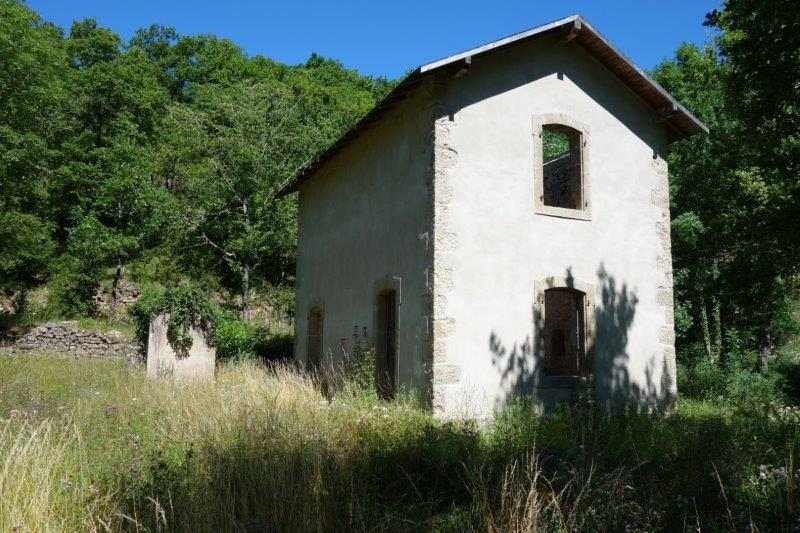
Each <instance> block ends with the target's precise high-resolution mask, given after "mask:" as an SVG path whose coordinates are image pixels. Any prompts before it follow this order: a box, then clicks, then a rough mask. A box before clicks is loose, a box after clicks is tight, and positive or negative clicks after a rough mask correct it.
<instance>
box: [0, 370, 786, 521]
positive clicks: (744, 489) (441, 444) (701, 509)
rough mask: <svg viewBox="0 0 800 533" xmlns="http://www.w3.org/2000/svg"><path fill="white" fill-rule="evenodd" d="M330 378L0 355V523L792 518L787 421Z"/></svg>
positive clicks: (702, 409)
mask: <svg viewBox="0 0 800 533" xmlns="http://www.w3.org/2000/svg"><path fill="white" fill-rule="evenodd" d="M345 385H346V386H343V387H340V392H339V394H337V396H336V397H335V399H334V400H333V401H332V402H328V401H326V400H325V399H324V398H323V395H322V394H321V393H320V392H319V388H318V386H317V384H316V383H315V382H314V380H312V379H310V378H308V377H307V376H304V375H302V374H300V373H298V372H296V371H295V370H292V369H290V368H286V367H278V368H266V367H264V366H262V365H259V364H256V363H253V362H248V361H240V362H236V363H233V364H227V365H225V366H223V367H221V368H220V369H219V371H218V373H217V376H216V380H215V381H214V382H212V383H185V384H182V385H174V384H172V383H170V382H166V381H150V380H147V379H146V378H145V376H144V375H143V372H141V371H140V370H136V369H126V368H124V367H123V366H122V365H121V364H117V363H114V362H110V361H86V360H83V361H81V360H73V359H65V358H59V357H41V358H10V357H2V356H0V494H2V498H0V531H15V528H16V531H20V532H21V531H386V530H390V531H420V530H424V531H492V532H501V531H503V532H505V531H511V532H523V531H584V530H606V531H617V530H627V531H656V530H676V529H678V530H680V529H682V528H683V527H684V525H685V524H692V525H693V527H694V526H697V525H699V526H701V528H708V529H710V530H715V528H716V530H725V529H731V528H732V527H734V526H735V527H736V528H738V529H740V530H741V529H742V528H746V527H751V526H753V527H757V528H759V530H787V531H788V530H791V528H792V527H795V526H796V522H793V521H794V520H797V518H798V517H797V512H796V507H797V506H796V505H795V503H794V499H795V496H794V494H795V490H794V488H793V487H794V484H793V483H791V482H790V481H791V480H790V479H789V478H788V477H787V476H788V475H789V473H790V472H792V471H793V470H794V469H795V468H796V467H794V466H793V465H795V461H794V459H793V458H794V457H796V456H797V453H798V449H799V448H800V425H798V424H797V423H796V421H794V422H793V420H794V419H791V418H790V417H789V418H787V417H784V416H783V415H781V417H783V418H781V417H777V418H776V417H773V416H770V417H768V418H764V417H761V416H758V417H753V416H750V415H747V414H737V413H736V412H734V411H732V410H731V409H728V408H720V407H717V406H714V405H712V404H709V403H692V402H683V403H682V404H680V405H679V407H678V409H677V410H676V412H675V413H674V414H673V415H672V416H670V417H668V418H666V419H662V418H655V417H649V416H644V415H630V416H626V417H621V418H615V417H608V416H606V415H603V414H601V413H593V412H591V411H588V410H586V409H573V410H563V411H560V412H558V413H556V415H555V416H553V417H550V418H547V419H540V418H537V417H535V416H533V415H532V414H531V410H530V408H529V406H526V405H524V403H520V404H518V405H514V406H511V407H510V408H509V409H507V410H506V411H505V412H504V413H503V414H502V415H501V416H499V417H498V419H497V420H496V421H495V423H494V425H493V426H491V427H487V428H484V429H482V430H480V431H479V430H478V429H476V427H475V426H474V425H472V424H470V423H468V422H443V421H437V420H434V419H433V418H432V417H431V416H430V415H429V414H428V413H427V412H426V410H425V409H423V408H421V407H420V406H419V405H418V404H417V403H416V402H415V401H414V400H413V399H412V398H406V397H402V398H400V399H399V400H398V401H395V402H392V403H388V404H387V403H383V402H380V401H378V399H377V397H376V395H375V394H374V392H372V391H371V390H368V387H365V385H364V384H363V383H361V384H359V383H351V384H345ZM776 416H777V415H776ZM787 457H788V459H787ZM709 472H711V473H713V475H709ZM797 474H798V475H800V472H797ZM792 479H794V478H792Z"/></svg>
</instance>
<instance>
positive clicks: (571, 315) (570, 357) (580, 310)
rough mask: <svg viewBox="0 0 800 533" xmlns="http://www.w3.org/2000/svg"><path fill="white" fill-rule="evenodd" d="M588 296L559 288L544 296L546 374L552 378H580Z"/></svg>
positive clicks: (584, 354)
mask: <svg viewBox="0 0 800 533" xmlns="http://www.w3.org/2000/svg"><path fill="white" fill-rule="evenodd" d="M585 302H586V295H585V294H584V293H583V292H581V291H578V290H575V289H571V288H566V287H558V288H552V289H548V290H546V291H545V292H544V338H543V340H544V343H543V349H544V370H545V372H546V373H547V374H548V375H551V376H581V375H585V374H587V373H588V368H587V366H588V365H587V363H586V316H585V312H584V309H585Z"/></svg>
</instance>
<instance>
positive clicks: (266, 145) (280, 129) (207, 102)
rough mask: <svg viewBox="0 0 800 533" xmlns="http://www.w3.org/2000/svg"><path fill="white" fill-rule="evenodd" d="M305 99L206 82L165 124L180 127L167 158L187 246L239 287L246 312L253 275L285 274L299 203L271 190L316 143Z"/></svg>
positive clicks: (272, 89)
mask: <svg viewBox="0 0 800 533" xmlns="http://www.w3.org/2000/svg"><path fill="white" fill-rule="evenodd" d="M305 100H306V98H304V96H303V94H297V93H295V92H293V91H292V90H291V89H290V88H288V87H286V86H283V85H281V84H276V83H271V84H267V83H256V84H252V83H241V84H236V85H232V86H230V87H224V88H220V87H217V86H202V87H197V88H196V93H195V103H196V107H197V109H196V110H192V109H189V108H187V107H186V106H176V107H175V108H173V110H172V113H171V114H170V118H169V120H168V123H167V128H166V129H167V130H168V131H178V132H180V133H178V135H177V137H173V139H172V140H173V142H177V144H173V145H170V146H169V147H168V148H167V158H169V159H170V160H171V161H177V163H170V166H171V167H172V170H173V172H174V173H175V178H174V182H175V183H179V184H180V185H179V186H178V188H179V189H180V190H181V196H182V198H183V205H184V209H185V211H184V213H185V214H184V217H185V218H184V221H183V223H182V224H181V226H183V227H184V228H185V234H184V240H183V246H184V248H183V249H184V250H188V251H189V253H190V254H191V255H192V256H193V258H195V259H196V260H198V261H199V262H200V263H201V264H203V265H206V266H207V267H208V268H211V269H213V270H214V271H215V272H216V273H217V274H218V276H219V278H220V280H221V281H222V284H223V286H224V287H226V288H228V289H229V290H231V291H232V292H236V293H238V294H239V296H240V302H241V309H242V314H243V316H245V317H247V316H248V314H249V302H250V296H251V292H252V287H253V280H254V278H255V277H258V278H259V279H262V280H267V281H272V282H275V283H280V282H285V277H286V275H287V273H288V272H290V271H291V269H292V266H293V261H294V246H295V242H296V229H295V222H294V216H295V203H294V201H293V200H291V199H277V198H276V197H275V192H276V190H277V187H278V186H279V184H281V183H282V182H283V181H284V180H285V179H286V178H287V177H288V176H289V175H290V174H291V172H293V171H294V169H295V168H296V167H297V166H298V165H299V164H300V163H301V162H302V161H304V160H305V158H306V157H308V154H310V153H313V152H314V150H315V149H316V148H318V146H319V145H320V144H321V143H320V141H321V139H320V135H319V133H317V132H316V131H315V127H314V124H313V122H310V121H309V115H307V114H306V113H305V109H306V106H304V105H303V103H304V101H305ZM306 103H307V102H306ZM170 154H171V155H170Z"/></svg>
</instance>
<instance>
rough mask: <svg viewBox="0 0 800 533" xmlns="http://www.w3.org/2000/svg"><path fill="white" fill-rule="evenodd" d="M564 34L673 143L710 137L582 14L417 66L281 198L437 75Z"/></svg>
mask: <svg viewBox="0 0 800 533" xmlns="http://www.w3.org/2000/svg"><path fill="white" fill-rule="evenodd" d="M559 34H560V35H563V36H564V38H565V40H569V41H573V42H575V43H577V44H579V45H580V46H581V47H583V48H584V49H585V50H586V51H587V52H588V53H589V54H590V55H592V56H593V57H594V58H595V59H596V60H597V61H599V62H600V63H601V64H602V65H603V66H605V67H606V68H607V69H608V70H609V71H611V72H612V73H613V74H615V75H616V76H617V77H618V78H619V79H620V80H621V81H622V82H623V83H624V84H625V85H626V86H627V87H628V88H629V89H631V90H632V91H633V92H634V93H635V94H637V95H638V96H639V97H640V98H641V99H642V100H644V101H645V102H646V103H647V104H648V105H649V106H650V107H651V108H652V109H653V110H654V112H655V113H656V114H657V115H658V116H659V119H660V120H661V121H663V122H664V123H665V124H666V125H667V126H668V128H669V133H670V140H671V141H676V140H679V139H682V138H685V137H689V136H691V135H694V134H696V133H708V128H707V127H706V125H705V124H703V123H702V122H701V121H700V120H699V119H698V118H697V117H695V116H694V115H693V114H692V113H691V112H690V111H689V110H688V109H686V108H685V107H684V106H682V105H681V104H680V103H679V102H678V101H677V100H676V99H675V98H674V97H673V96H672V95H670V94H669V93H668V92H667V91H666V90H665V89H664V88H663V87H661V85H659V84H658V83H657V82H656V81H655V80H653V79H652V78H651V77H650V76H648V75H647V74H646V73H645V72H644V71H643V70H642V69H640V68H639V67H637V66H636V65H635V64H634V63H633V62H632V61H631V60H630V59H628V58H627V57H625V56H624V55H623V54H622V52H620V51H619V50H618V49H617V48H616V47H615V46H614V45H613V44H611V43H610V42H609V41H608V39H606V38H605V37H604V36H603V35H602V34H601V33H600V32H598V31H597V30H596V29H594V27H592V25H591V24H589V23H588V22H587V21H586V19H584V18H583V17H581V16H580V15H572V16H569V17H566V18H563V19H560V20H556V21H554V22H550V23H549V24H544V25H542V26H537V27H536V28H532V29H530V30H525V31H522V32H520V33H515V34H513V35H509V36H507V37H503V38H502V39H498V40H496V41H493V42H490V43H487V44H484V45H481V46H478V47H475V48H472V49H470V50H466V51H464V52H460V53H458V54H455V55H452V56H449V57H445V58H442V59H438V60H436V61H432V62H430V63H427V64H425V65H422V66H420V67H417V68H416V69H414V70H413V71H411V73H410V74H408V75H407V76H406V77H405V78H403V80H402V81H401V82H400V83H399V84H398V85H397V86H396V87H395V88H394V89H393V90H392V91H391V92H390V93H389V94H387V95H386V96H385V97H384V98H383V99H382V100H381V101H380V102H378V104H377V105H375V107H373V108H372V109H371V110H370V111H369V112H368V113H367V114H366V115H365V116H364V117H363V118H362V119H361V120H359V121H358V122H357V123H356V124H355V125H354V126H353V127H352V128H350V129H349V130H348V131H347V132H346V133H345V134H344V135H342V136H341V137H340V138H339V139H338V140H337V141H336V142H335V143H333V144H332V145H331V146H330V147H328V148H327V149H326V150H324V151H323V152H321V153H319V154H318V155H316V156H315V157H314V158H313V159H311V160H310V161H309V162H307V163H306V164H305V165H303V166H302V167H300V168H299V169H298V170H297V172H296V173H295V175H294V176H293V177H292V178H290V179H289V180H288V181H287V182H286V183H285V184H284V185H283V186H282V187H281V189H280V190H279V191H278V194H279V195H280V196H283V195H286V194H289V193H292V192H295V191H296V190H297V189H298V186H299V185H300V184H301V183H303V182H304V181H306V180H308V179H309V178H310V177H311V176H312V175H313V174H314V173H315V172H316V171H317V170H319V169H320V168H322V167H323V166H324V165H325V164H326V163H327V162H328V161H329V160H330V159H331V158H333V156H334V155H336V154H337V153H338V152H339V151H340V150H341V149H342V148H344V147H345V146H347V145H348V144H349V143H350V142H351V141H352V140H353V139H355V138H356V137H357V136H358V134H359V133H360V132H361V130H363V129H364V128H365V127H366V126H367V125H368V124H370V123H372V122H375V121H376V120H378V119H380V117H381V116H382V115H383V114H384V112H385V111H386V110H388V109H389V108H390V107H391V106H392V105H393V104H394V103H396V102H397V101H398V100H401V99H402V98H403V97H404V96H405V95H406V94H408V92H409V91H410V90H411V89H412V88H413V87H414V86H416V85H417V84H418V83H419V82H420V81H422V80H423V79H425V78H427V77H428V76H430V75H431V74H432V73H434V72H439V71H442V70H444V69H455V70H460V69H463V68H468V67H469V65H470V64H471V63H472V58H473V57H476V56H479V55H484V54H490V53H491V52H493V51H495V50H499V49H501V48H506V47H509V46H513V45H515V44H519V43H522V42H527V41H529V40H533V39H536V38H538V37H542V36H545V35H559Z"/></svg>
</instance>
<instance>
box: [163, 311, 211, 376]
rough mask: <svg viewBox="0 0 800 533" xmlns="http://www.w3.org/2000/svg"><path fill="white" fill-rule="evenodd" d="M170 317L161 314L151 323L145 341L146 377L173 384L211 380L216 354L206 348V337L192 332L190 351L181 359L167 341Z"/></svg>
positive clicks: (196, 331) (195, 329)
mask: <svg viewBox="0 0 800 533" xmlns="http://www.w3.org/2000/svg"><path fill="white" fill-rule="evenodd" d="M168 321H169V315H167V314H161V315H158V316H157V317H155V318H154V319H152V320H151V321H150V330H149V334H148V337H147V376H148V377H150V378H157V377H168V378H172V379H175V380H176V381H181V380H187V379H201V380H207V379H212V378H213V377H214V368H215V366H216V360H217V350H216V348H214V347H211V346H209V345H208V342H207V341H206V336H205V334H204V333H203V332H202V331H200V330H199V329H197V328H194V327H193V328H191V329H190V331H189V334H190V335H191V337H192V347H191V348H189V353H188V354H186V355H185V356H181V355H179V354H177V353H176V352H175V350H174V349H173V348H172V346H170V344H169V341H168V340H167V322H168Z"/></svg>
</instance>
